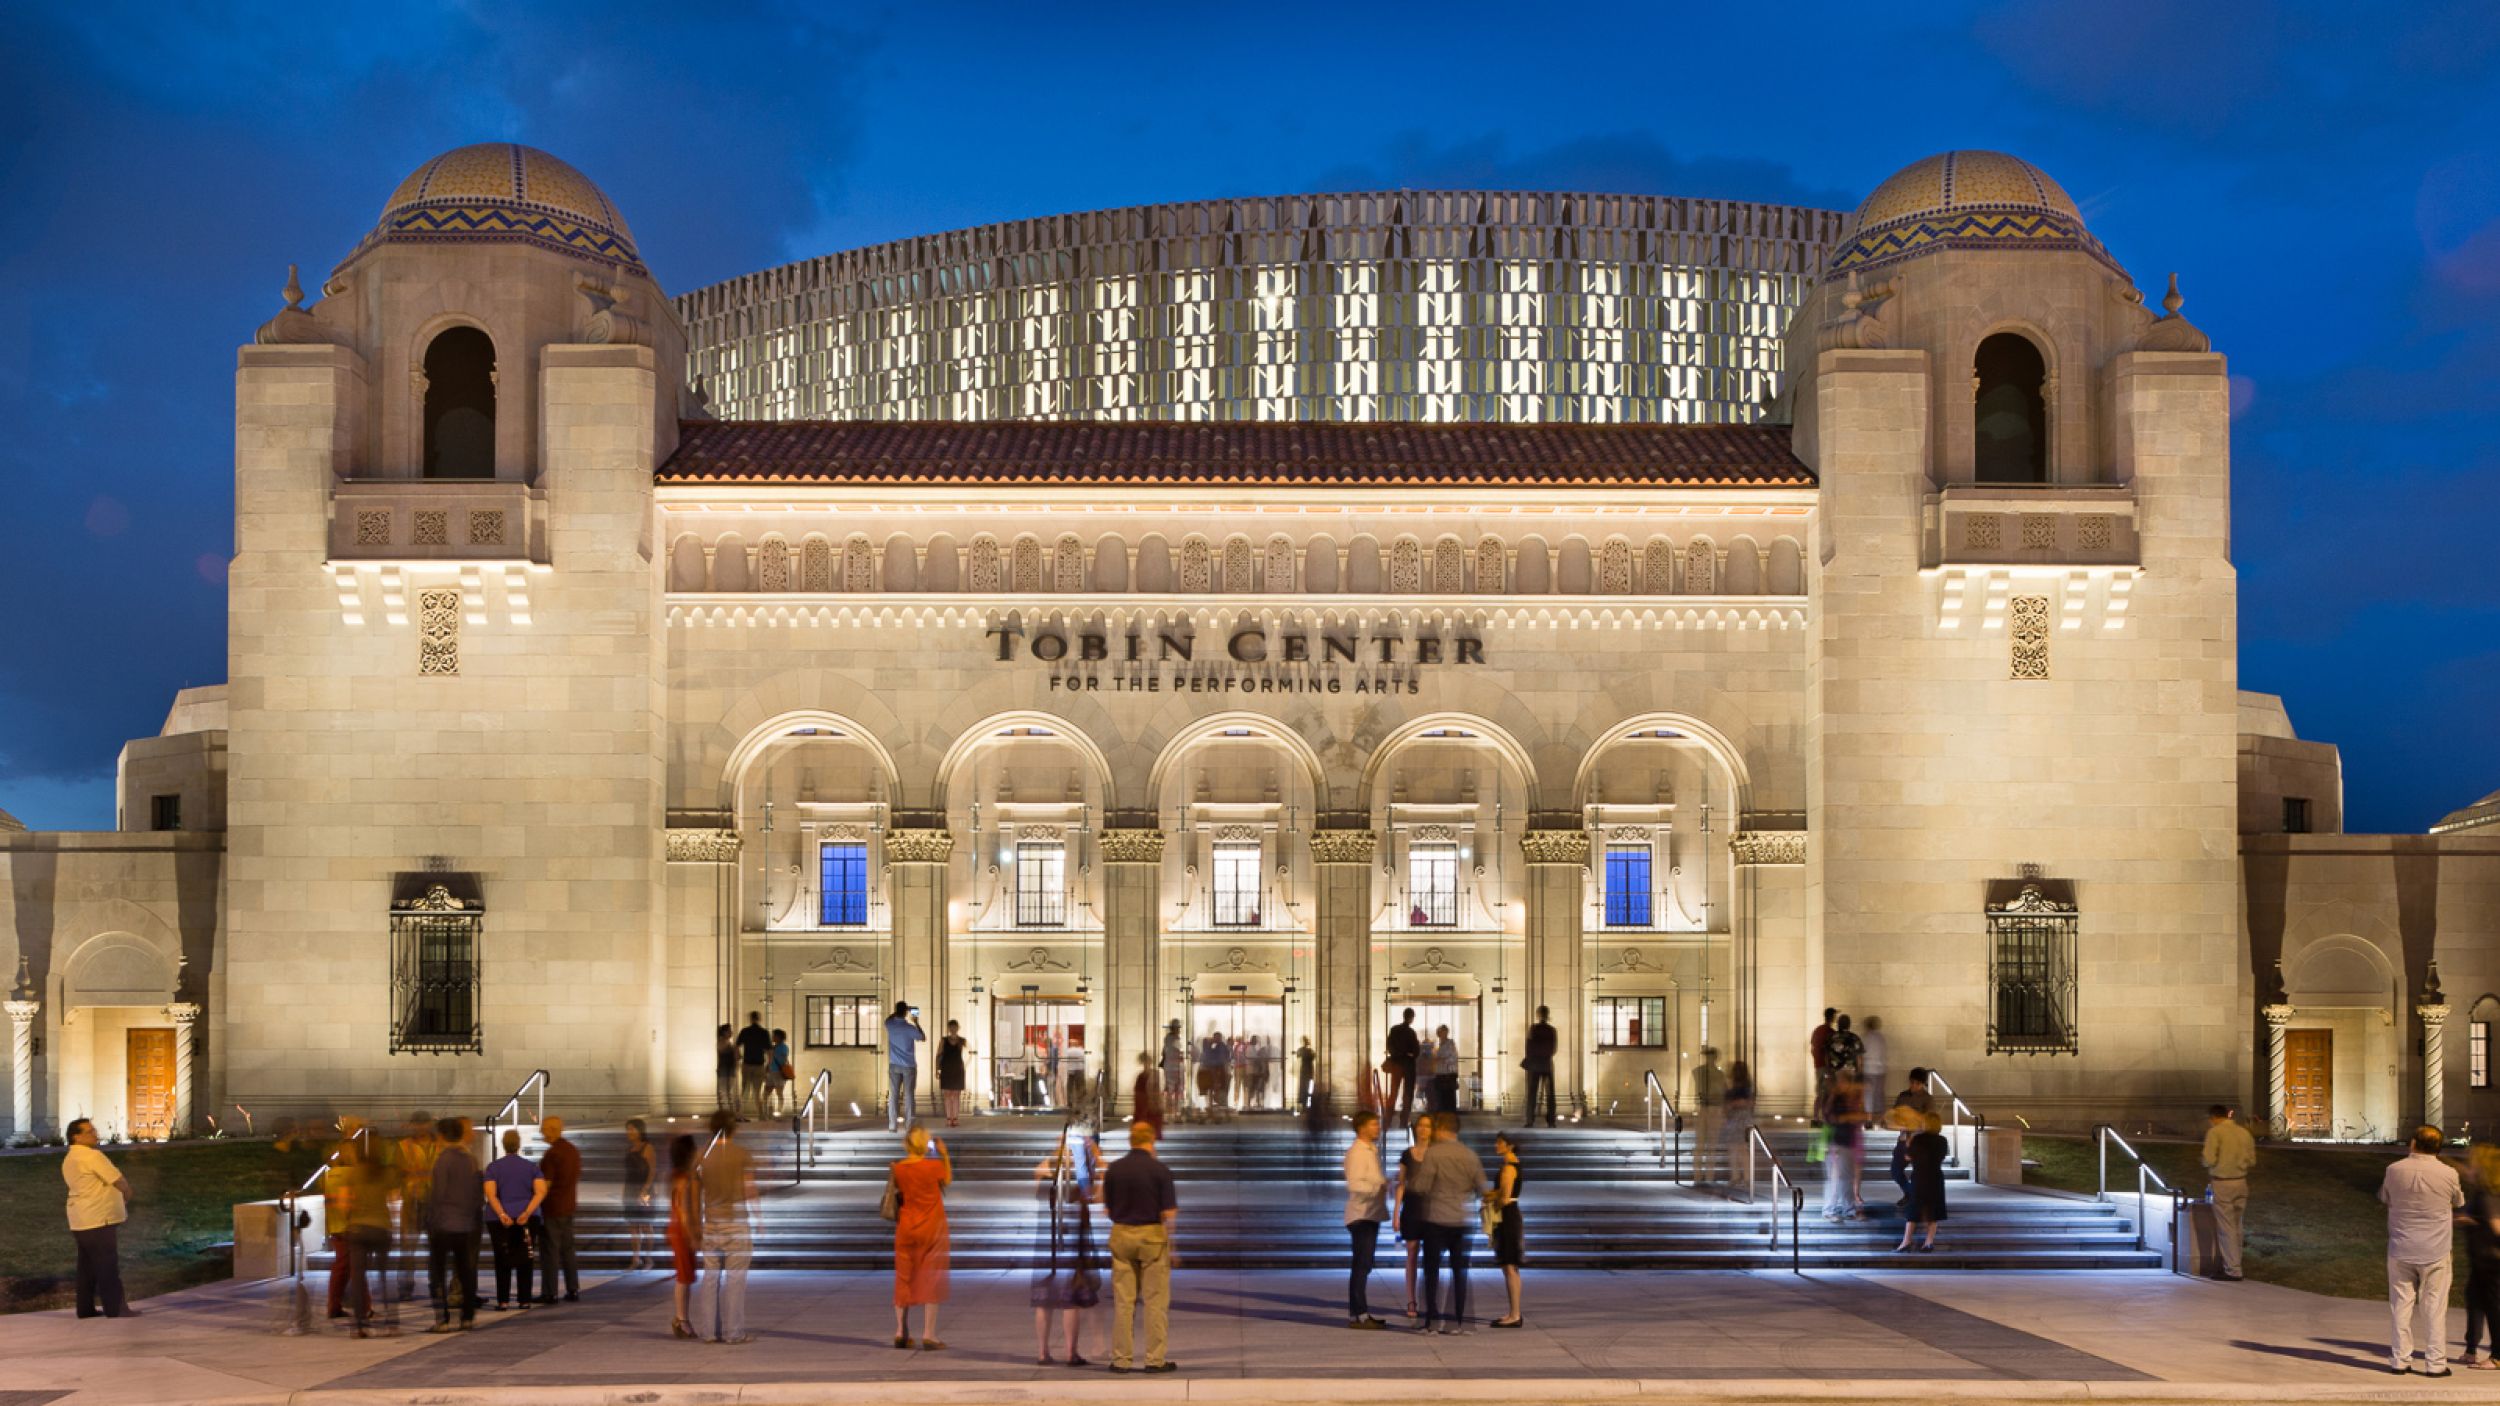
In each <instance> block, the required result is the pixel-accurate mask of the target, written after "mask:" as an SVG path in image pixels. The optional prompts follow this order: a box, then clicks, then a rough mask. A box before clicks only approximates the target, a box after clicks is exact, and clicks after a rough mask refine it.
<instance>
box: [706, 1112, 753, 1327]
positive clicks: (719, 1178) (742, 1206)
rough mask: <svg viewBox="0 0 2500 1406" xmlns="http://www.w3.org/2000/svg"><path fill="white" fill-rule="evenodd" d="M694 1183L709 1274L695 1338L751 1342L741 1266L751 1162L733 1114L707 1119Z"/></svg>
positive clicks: (747, 1233)
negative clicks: (708, 1133)
mask: <svg viewBox="0 0 2500 1406" xmlns="http://www.w3.org/2000/svg"><path fill="white" fill-rule="evenodd" d="M696 1178H697V1180H698V1181H699V1182H700V1183H701V1186H700V1191H701V1199H702V1202H703V1263H704V1266H705V1267H706V1268H708V1269H710V1270H711V1271H712V1272H711V1273H710V1274H707V1275H705V1276H704V1277H703V1282H702V1283H701V1284H699V1285H698V1286H697V1288H696V1294H695V1314H694V1316H695V1322H696V1324H697V1325H698V1328H697V1332H698V1335H699V1334H700V1332H701V1329H702V1328H704V1327H708V1328H710V1329H711V1330H712V1331H711V1335H710V1336H711V1339H712V1341H714V1342H716V1343H728V1344H731V1345H733V1346H734V1345H736V1344H740V1343H751V1342H753V1341H755V1335H754V1334H752V1333H749V1332H748V1331H747V1267H748V1266H749V1265H751V1264H753V1263H754V1262H755V1226H754V1223H753V1221H752V1219H751V1217H752V1214H753V1207H754V1205H755V1159H754V1158H753V1157H750V1156H748V1155H747V1150H746V1149H745V1148H743V1147H741V1146H739V1145H738V1115H737V1114H735V1113H729V1112H721V1113H715V1114H713V1115H712V1145H711V1146H710V1147H709V1148H706V1149H705V1150H704V1153H703V1156H702V1158H701V1159H700V1161H699V1164H698V1170H697V1172H696Z"/></svg>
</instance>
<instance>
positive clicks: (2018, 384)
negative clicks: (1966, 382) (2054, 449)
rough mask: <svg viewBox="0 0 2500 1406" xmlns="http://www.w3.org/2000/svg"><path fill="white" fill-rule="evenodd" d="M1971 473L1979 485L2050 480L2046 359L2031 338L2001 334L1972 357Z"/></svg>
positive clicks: (2047, 369) (1980, 346)
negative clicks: (2044, 391) (1974, 389)
mask: <svg viewBox="0 0 2500 1406" xmlns="http://www.w3.org/2000/svg"><path fill="white" fill-rule="evenodd" d="M1972 370H1973V371H1974V372H1975V373H1976V383H1977V391H1976V399H1975V400H1974V401H1973V402H1972V406H1971V450H1972V453H1971V459H1972V463H1973V468H1974V474H1973V476H1974V477H1975V478H1976V479H1977V480H1978V481H1979V482H1981V483H2046V482H2048V481H2049V415H2048V401H2047V397H2046V396H2045V395H2044V394H2043V393H2042V392H2043V390H2044V388H2045V386H2046V385H2047V382H2048V374H2049V368H2048V363H2047V362H2044V361H2042V360H2041V359H2040V349H2039V348H2038V347H2036V346H2033V345H2032V344H2031V339H2030V338H2028V337H2024V336H2020V335H2017V334H2015V333H2012V332H1999V333H1997V334H1995V335H1994V336H1991V337H1989V338H1988V339H1986V340H1985V341H1982V342H1981V343H1980V344H1979V354H1978V355H1977V356H1976V357H1974V358H1973V359H1972Z"/></svg>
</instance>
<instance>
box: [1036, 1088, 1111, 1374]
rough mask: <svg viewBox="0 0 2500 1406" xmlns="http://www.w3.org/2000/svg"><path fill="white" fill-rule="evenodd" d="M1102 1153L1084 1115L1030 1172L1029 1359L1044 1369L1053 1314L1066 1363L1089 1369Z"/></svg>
mask: <svg viewBox="0 0 2500 1406" xmlns="http://www.w3.org/2000/svg"><path fill="white" fill-rule="evenodd" d="M1101 1172H1102V1149H1101V1148H1100V1147H1099V1146H1098V1145H1096V1143H1095V1141H1094V1127H1093V1124H1092V1123H1090V1122H1088V1121H1086V1120H1085V1118H1083V1117H1082V1116H1079V1117H1075V1118H1071V1119H1069V1120H1068V1122H1067V1126H1065V1127H1063V1128H1061V1129H1060V1130H1059V1144H1058V1146H1057V1147H1054V1148H1053V1149H1051V1154H1050V1155H1049V1156H1047V1157H1045V1158H1043V1159H1042V1162H1041V1165H1040V1166H1038V1167H1035V1168H1034V1169H1033V1178H1034V1180H1035V1181H1036V1182H1037V1183H1039V1185H1038V1186H1037V1187H1036V1188H1035V1195H1036V1197H1037V1199H1038V1200H1039V1201H1040V1203H1041V1230H1042V1233H1041V1242H1042V1243H1041V1244H1039V1245H1038V1246H1036V1247H1035V1250H1036V1253H1035V1255H1034V1260H1033V1290H1032V1295H1031V1299H1032V1304H1033V1345H1034V1351H1033V1360H1034V1363H1035V1364H1036V1365H1038V1366H1043V1367H1047V1366H1050V1365H1051V1364H1052V1362H1053V1360H1054V1359H1053V1358H1052V1357H1051V1355H1050V1341H1051V1321H1050V1320H1051V1315H1052V1314H1054V1313H1055V1314H1057V1315H1058V1316H1059V1327H1060V1328H1061V1330H1062V1331H1063V1333H1064V1334H1065V1336H1066V1339H1067V1344H1068V1359H1067V1361H1068V1365H1069V1366H1071V1367H1085V1366H1090V1365H1092V1364H1091V1363H1089V1362H1087V1361H1086V1358H1085V1351H1084V1347H1085V1315H1086V1312H1087V1310H1089V1309H1091V1308H1093V1307H1094V1305H1096V1304H1098V1303H1101V1302H1102V1266H1101V1264H1100V1263H1099V1261H1098V1258H1097V1256H1096V1254H1095V1251H1094V1203H1095V1202H1096V1201H1097V1200H1099V1199H1101V1193H1102V1175H1101Z"/></svg>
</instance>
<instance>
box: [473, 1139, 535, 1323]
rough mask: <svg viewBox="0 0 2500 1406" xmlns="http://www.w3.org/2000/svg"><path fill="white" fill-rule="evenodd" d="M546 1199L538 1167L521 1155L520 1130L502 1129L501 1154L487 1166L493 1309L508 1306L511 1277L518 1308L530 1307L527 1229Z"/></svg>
mask: <svg viewBox="0 0 2500 1406" xmlns="http://www.w3.org/2000/svg"><path fill="white" fill-rule="evenodd" d="M546 1199H547V1178H546V1177H545V1176H544V1175H543V1174H542V1173H540V1171H539V1170H538V1164H537V1163H536V1162H533V1161H531V1160H530V1159H528V1158H527V1157H524V1156H522V1155H521V1130H520V1129H519V1128H506V1129H504V1130H503V1155H502V1156H501V1157H498V1158H496V1159H495V1160H494V1161H492V1162H489V1163H487V1164H486V1209H487V1210H489V1211H492V1212H494V1213H495V1220H494V1223H493V1224H491V1225H489V1226H488V1227H487V1228H486V1233H487V1234H488V1235H490V1236H492V1237H493V1238H494V1242H495V1307H496V1308H497V1309H499V1310H500V1309H505V1308H509V1307H511V1306H512V1305H511V1301H510V1300H509V1299H508V1298H506V1297H505V1295H506V1293H507V1292H508V1291H509V1290H510V1289H511V1288H512V1281H513V1279H514V1278H516V1277H517V1278H518V1279H519V1280H520V1289H521V1307H522V1308H524V1309H526V1308H528V1307H529V1306H530V1226H531V1223H532V1222H533V1221H536V1220H537V1219H538V1205H539V1203H540V1202H542V1201H544V1200H546Z"/></svg>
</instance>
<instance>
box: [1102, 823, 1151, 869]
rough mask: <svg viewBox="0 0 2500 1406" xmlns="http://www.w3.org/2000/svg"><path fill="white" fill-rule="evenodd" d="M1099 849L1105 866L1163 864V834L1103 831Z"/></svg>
mask: <svg viewBox="0 0 2500 1406" xmlns="http://www.w3.org/2000/svg"><path fill="white" fill-rule="evenodd" d="M1100 849H1101V854H1102V862H1103V863H1105V864H1160V863H1162V862H1163V832H1162V831H1161V830H1105V831H1103V832H1102V837H1101V840H1100Z"/></svg>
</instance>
